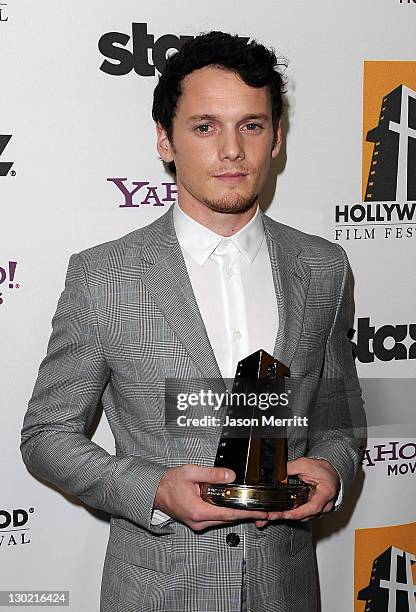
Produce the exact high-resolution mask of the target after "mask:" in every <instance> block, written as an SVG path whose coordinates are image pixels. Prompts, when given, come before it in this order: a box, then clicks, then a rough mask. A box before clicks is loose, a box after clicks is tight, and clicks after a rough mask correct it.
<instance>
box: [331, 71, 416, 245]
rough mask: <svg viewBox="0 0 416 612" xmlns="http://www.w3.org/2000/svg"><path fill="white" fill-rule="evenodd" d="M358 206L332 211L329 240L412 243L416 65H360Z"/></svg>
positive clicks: (415, 202) (415, 216)
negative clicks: (362, 86) (361, 78)
mask: <svg viewBox="0 0 416 612" xmlns="http://www.w3.org/2000/svg"><path fill="white" fill-rule="evenodd" d="M363 92H364V93H363V137H362V184H361V196H362V201H361V202H358V203H354V204H342V205H338V206H336V208H335V224H336V228H335V240H374V239H377V238H380V239H385V240H392V239H403V240H406V239H407V238H414V237H416V172H415V167H416V62H401V61H397V62H396V61H365V62H364V88H363Z"/></svg>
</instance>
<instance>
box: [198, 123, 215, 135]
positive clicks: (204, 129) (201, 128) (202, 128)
mask: <svg viewBox="0 0 416 612" xmlns="http://www.w3.org/2000/svg"><path fill="white" fill-rule="evenodd" d="M210 128H211V126H210V125H208V123H202V124H201V125H197V126H196V128H195V130H196V131H197V132H198V133H199V134H209V132H210Z"/></svg>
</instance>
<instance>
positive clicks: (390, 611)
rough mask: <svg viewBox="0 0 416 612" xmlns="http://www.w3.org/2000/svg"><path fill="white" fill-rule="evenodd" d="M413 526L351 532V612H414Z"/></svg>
mask: <svg viewBox="0 0 416 612" xmlns="http://www.w3.org/2000/svg"><path fill="white" fill-rule="evenodd" d="M415 553H416V523H410V524H408V525H396V526H392V527H378V528H373V529H357V530H356V531H355V563H354V590H355V605H354V612H416V579H415V578H416V573H415V570H416V565H415V561H416V557H415Z"/></svg>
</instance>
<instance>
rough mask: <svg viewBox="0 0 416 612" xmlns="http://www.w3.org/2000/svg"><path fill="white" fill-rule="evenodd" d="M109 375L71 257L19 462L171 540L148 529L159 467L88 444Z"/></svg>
mask: <svg viewBox="0 0 416 612" xmlns="http://www.w3.org/2000/svg"><path fill="white" fill-rule="evenodd" d="M110 376H111V371H110V368H109V366H108V364H107V362H106V359H105V356H104V353H103V348H102V345H101V341H100V336H99V330H98V324H97V319H96V313H95V311H94V308H93V302H92V299H91V295H90V292H89V288H88V285H87V282H86V275H85V269H84V263H83V257H82V255H78V254H75V255H72V256H71V258H70V260H69V266H68V271H67V275H66V280H65V288H64V290H63V292H62V294H61V296H60V298H59V302H58V306H57V310H56V313H55V315H54V317H53V319H52V335H51V337H50V340H49V343H48V348H47V354H46V357H45V358H44V359H43V361H42V363H41V365H40V368H39V373H38V377H37V380H36V384H35V387H34V390H33V394H32V397H31V399H30V401H29V406H28V409H27V412H26V415H25V418H24V422H23V428H22V433H21V446H20V448H21V453H22V457H23V461H24V463H25V464H26V466H27V468H28V469H29V470H30V471H31V472H32V473H33V474H34V475H36V476H38V477H40V478H42V479H44V480H46V481H49V482H51V483H53V484H54V485H56V486H57V487H58V488H60V489H61V490H63V491H65V492H67V493H70V494H71V495H74V496H76V497H78V498H79V499H80V500H81V501H82V502H84V503H85V504H87V505H89V506H92V507H94V508H99V509H100V510H104V511H105V512H108V513H109V514H112V515H117V516H121V517H123V518H126V519H128V520H130V521H132V522H134V523H136V524H138V525H141V526H142V527H144V528H146V529H148V530H149V531H152V532H154V533H158V534H160V533H171V532H172V528H171V527H169V526H165V527H157V526H155V525H151V517H152V511H153V501H154V497H155V494H156V490H157V487H158V485H159V481H160V479H161V478H162V476H163V475H164V473H165V472H166V470H167V468H166V466H163V465H160V464H158V463H156V462H152V461H149V460H145V459H143V458H141V457H139V456H113V455H111V454H109V453H108V452H107V451H106V450H104V449H103V448H102V447H100V446H99V445H97V444H95V443H94V442H93V441H91V440H90V439H89V437H88V430H89V427H90V425H91V423H92V421H93V419H94V416H95V413H96V410H97V405H98V402H99V400H100V398H101V395H102V393H103V390H104V389H105V387H106V385H107V382H108V380H109V378H110Z"/></svg>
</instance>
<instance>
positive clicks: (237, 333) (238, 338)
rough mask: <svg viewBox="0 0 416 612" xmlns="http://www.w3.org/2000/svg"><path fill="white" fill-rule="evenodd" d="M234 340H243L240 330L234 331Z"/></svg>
mask: <svg viewBox="0 0 416 612" xmlns="http://www.w3.org/2000/svg"><path fill="white" fill-rule="evenodd" d="M233 338H234V340H240V338H241V332H240V331H239V330H238V329H235V330H234V331H233Z"/></svg>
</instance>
